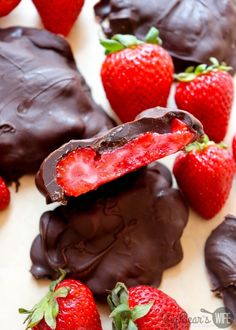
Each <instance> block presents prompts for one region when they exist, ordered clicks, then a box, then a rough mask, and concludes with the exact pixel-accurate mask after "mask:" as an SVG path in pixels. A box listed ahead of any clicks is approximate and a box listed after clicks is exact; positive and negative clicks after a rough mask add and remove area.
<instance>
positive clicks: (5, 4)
mask: <svg viewBox="0 0 236 330" xmlns="http://www.w3.org/2000/svg"><path fill="white" fill-rule="evenodd" d="M20 2H21V0H1V1H0V17H2V16H6V15H8V14H10V12H11V11H12V10H13V9H14V8H16V6H18V4H19V3H20Z"/></svg>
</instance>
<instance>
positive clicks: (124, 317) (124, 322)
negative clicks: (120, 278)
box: [107, 283, 154, 330]
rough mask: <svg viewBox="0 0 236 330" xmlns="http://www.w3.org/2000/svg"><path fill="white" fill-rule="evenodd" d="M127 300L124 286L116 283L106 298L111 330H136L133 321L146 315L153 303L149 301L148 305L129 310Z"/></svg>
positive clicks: (126, 291) (127, 296)
mask: <svg viewBox="0 0 236 330" xmlns="http://www.w3.org/2000/svg"><path fill="white" fill-rule="evenodd" d="M128 300H129V293H128V290H127V288H126V286H125V285H124V284H123V283H117V284H116V287H115V288H114V289H113V290H112V291H111V293H110V294H109V295H108V297H107V302H108V305H109V308H110V310H111V314H110V316H109V317H110V318H112V329H113V330H138V327H137V325H136V324H135V321H136V320H137V319H140V318H142V317H144V316H145V315H147V314H148V312H149V311H150V309H151V308H152V306H153V303H154V302H153V301H151V302H150V303H148V304H142V305H137V306H135V307H134V308H130V307H129V302H128Z"/></svg>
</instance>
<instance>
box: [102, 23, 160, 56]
mask: <svg viewBox="0 0 236 330" xmlns="http://www.w3.org/2000/svg"><path fill="white" fill-rule="evenodd" d="M143 43H150V44H156V45H161V44H162V41H161V39H160V37H159V31H158V30H157V29H156V28H154V27H152V28H151V29H150V30H149V31H148V33H147V35H146V37H145V40H144V41H141V40H139V39H137V38H136V37H135V36H133V35H131V34H116V35H114V36H113V37H112V38H111V39H101V40H100V44H101V45H102V46H103V47H104V48H105V54H106V55H108V54H111V53H115V52H118V51H120V50H123V49H125V48H132V47H135V46H138V45H140V44H143Z"/></svg>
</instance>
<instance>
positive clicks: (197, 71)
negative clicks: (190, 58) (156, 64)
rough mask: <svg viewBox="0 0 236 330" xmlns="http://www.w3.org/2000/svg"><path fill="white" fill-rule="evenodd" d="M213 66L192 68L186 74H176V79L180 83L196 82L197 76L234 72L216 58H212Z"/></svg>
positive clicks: (204, 65)
mask: <svg viewBox="0 0 236 330" xmlns="http://www.w3.org/2000/svg"><path fill="white" fill-rule="evenodd" d="M210 62H211V65H207V64H199V65H198V66H197V67H194V66H190V67H188V68H187V69H186V70H185V72H181V73H178V74H174V78H175V79H176V80H178V81H183V82H190V81H192V80H194V79H195V78H196V77H197V76H199V75H202V74H207V73H209V72H212V71H226V72H227V71H230V70H232V67H231V66H227V65H226V63H224V62H222V63H221V64H220V63H219V61H218V60H217V59H216V58H215V57H210Z"/></svg>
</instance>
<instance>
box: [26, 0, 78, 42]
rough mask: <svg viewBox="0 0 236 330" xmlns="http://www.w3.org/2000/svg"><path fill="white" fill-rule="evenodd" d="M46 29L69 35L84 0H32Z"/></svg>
mask: <svg viewBox="0 0 236 330" xmlns="http://www.w3.org/2000/svg"><path fill="white" fill-rule="evenodd" d="M32 1H33V3H34V4H35V7H36V8H37V10H38V12H39V15H40V17H41V19H42V21H43V24H44V26H45V28H46V29H48V30H49V31H51V32H54V33H58V34H63V35H65V36H66V35H67V34H68V33H69V32H70V30H71V28H72V26H73V25H74V23H75V21H76V19H77V17H78V16H79V14H80V12H81V9H82V7H83V5H84V0H50V1H49V0H32Z"/></svg>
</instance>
